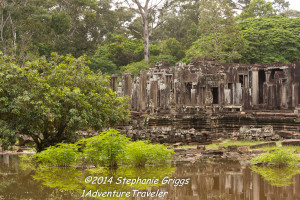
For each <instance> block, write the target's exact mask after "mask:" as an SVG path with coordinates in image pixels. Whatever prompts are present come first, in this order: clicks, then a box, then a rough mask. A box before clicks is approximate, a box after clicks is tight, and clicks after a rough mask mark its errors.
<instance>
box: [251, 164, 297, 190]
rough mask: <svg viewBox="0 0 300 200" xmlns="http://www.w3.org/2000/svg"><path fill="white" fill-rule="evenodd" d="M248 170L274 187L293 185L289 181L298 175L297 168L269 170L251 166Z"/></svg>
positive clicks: (268, 168)
mask: <svg viewBox="0 0 300 200" xmlns="http://www.w3.org/2000/svg"><path fill="white" fill-rule="evenodd" d="M250 169H251V170H252V171H254V172H256V173H258V174H260V175H261V176H262V177H263V178H264V179H265V180H267V181H268V182H269V183H270V185H272V186H276V187H283V186H289V185H290V184H292V183H293V182H292V181H291V179H292V178H293V176H294V175H296V174H298V173H300V169H299V168H298V167H283V168H271V167H257V166H251V167H250Z"/></svg>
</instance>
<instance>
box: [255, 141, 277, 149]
mask: <svg viewBox="0 0 300 200" xmlns="http://www.w3.org/2000/svg"><path fill="white" fill-rule="evenodd" d="M266 146H276V142H265V143H261V144H255V145H251V146H250V149H256V148H261V147H266Z"/></svg>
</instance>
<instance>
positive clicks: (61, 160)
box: [31, 143, 79, 167]
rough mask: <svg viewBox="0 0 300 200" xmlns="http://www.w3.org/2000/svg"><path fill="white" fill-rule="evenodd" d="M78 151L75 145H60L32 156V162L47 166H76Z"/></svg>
mask: <svg viewBox="0 0 300 200" xmlns="http://www.w3.org/2000/svg"><path fill="white" fill-rule="evenodd" d="M77 151H78V149H77V146H76V145H74V144H65V143H59V144H57V145H56V146H51V147H48V148H47V149H46V150H44V151H42V152H40V153H38V154H35V155H33V156H32V158H31V159H32V160H34V161H35V162H37V163H42V164H43V165H47V166H59V167H66V166H71V165H72V164H74V163H75V162H76V161H77V160H78V158H79V154H78V152H77Z"/></svg>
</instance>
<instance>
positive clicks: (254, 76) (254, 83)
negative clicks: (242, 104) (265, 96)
mask: <svg viewBox="0 0 300 200" xmlns="http://www.w3.org/2000/svg"><path fill="white" fill-rule="evenodd" d="M251 88H252V91H251V93H252V105H257V104H258V99H259V85H258V69H254V70H252V82H251Z"/></svg>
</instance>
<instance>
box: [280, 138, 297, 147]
mask: <svg viewBox="0 0 300 200" xmlns="http://www.w3.org/2000/svg"><path fill="white" fill-rule="evenodd" d="M281 144H282V146H300V140H299V139H294V140H283V141H282V143H281Z"/></svg>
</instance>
